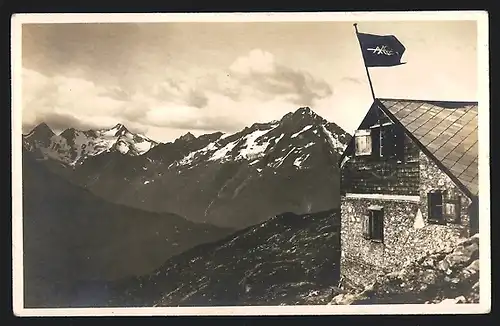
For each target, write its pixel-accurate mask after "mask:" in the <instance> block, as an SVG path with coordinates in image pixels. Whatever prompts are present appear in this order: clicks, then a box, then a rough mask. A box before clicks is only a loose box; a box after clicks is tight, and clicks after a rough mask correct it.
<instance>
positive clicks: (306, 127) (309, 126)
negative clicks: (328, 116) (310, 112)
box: [290, 125, 313, 138]
mask: <svg viewBox="0 0 500 326" xmlns="http://www.w3.org/2000/svg"><path fill="white" fill-rule="evenodd" d="M312 127H313V126H312V125H307V126H305V127H304V128H302V130H301V131H299V132H296V133H294V134H293V135H292V136H291V137H290V138H295V137H297V136H298V135H300V134H301V133H303V132H305V131H308V130H309V129H311V128H312Z"/></svg>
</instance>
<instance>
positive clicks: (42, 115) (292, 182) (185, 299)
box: [11, 11, 491, 316]
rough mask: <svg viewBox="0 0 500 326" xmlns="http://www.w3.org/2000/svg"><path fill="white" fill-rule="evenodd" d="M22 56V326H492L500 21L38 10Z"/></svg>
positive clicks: (446, 15) (17, 308)
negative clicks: (270, 321)
mask: <svg viewBox="0 0 500 326" xmlns="http://www.w3.org/2000/svg"><path fill="white" fill-rule="evenodd" d="M11 51H12V94H13V98H12V104H13V105H12V108H11V109H12V117H13V118H12V144H13V147H12V148H13V150H12V171H13V183H12V184H13V194H12V198H13V215H12V226H13V230H12V232H13V237H12V238H13V244H12V248H13V249H12V250H13V278H14V280H13V305H14V312H15V314H16V315H18V316H57V315H67V316H71V315H96V316H97V315H141V314H144V315H204V314H209V315H225V314H235V313H236V314H243V315H273V314H274V315H277V314H278V315H279V314H288V315H289V314H297V315H300V314H356V313H359V314H389V313H390V314H392V313H400V314H409V313H412V314H414V313H419V314H424V313H487V312H489V310H490V307H491V283H490V282H491V270H490V238H489V236H490V210H489V207H490V203H489V198H490V196H489V191H490V190H489V182H490V181H489V109H490V108H489V81H488V79H489V72H488V65H489V63H488V16H487V13H486V12H474V11H471V12H467V11H462V12H459V11H457V12H419V13H417V12H413V13H412V12H407V13H401V12H394V13H389V12H385V13H382V12H380V13H377V12H371V13H369V12H366V13H287V14H284V13H267V14H266V13H262V14H257V13H253V14H251V13H238V14H230V13H225V14H222V13H219V14H218V13H212V14H208V13H205V14H195V13H191V14H187V13H186V14H17V15H14V16H13V18H12V49H11ZM480 194H481V199H480V198H479V196H480ZM131 308H133V309H131Z"/></svg>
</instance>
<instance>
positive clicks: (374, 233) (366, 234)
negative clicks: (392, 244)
mask: <svg viewBox="0 0 500 326" xmlns="http://www.w3.org/2000/svg"><path fill="white" fill-rule="evenodd" d="M362 232H363V238H365V239H367V240H373V241H376V242H383V241H384V211H383V208H382V207H380V206H370V207H369V208H368V215H366V216H364V217H363V220H362Z"/></svg>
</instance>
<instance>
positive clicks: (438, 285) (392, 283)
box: [329, 234, 479, 305]
mask: <svg viewBox="0 0 500 326" xmlns="http://www.w3.org/2000/svg"><path fill="white" fill-rule="evenodd" d="M342 292H343V293H340V294H338V295H336V296H335V297H334V298H333V299H332V300H331V302H330V303H329V304H331V305H349V304H351V305H360V304H403V303H406V304H408V303H413V304H416V303H426V304H431V303H434V304H435V303H440V304H447V303H452V304H454V303H479V236H478V235H477V234H476V235H474V236H473V237H471V238H469V239H467V240H465V241H463V242H462V243H460V244H459V245H457V246H456V247H455V248H454V249H453V250H450V251H440V252H435V253H430V254H428V255H427V256H425V257H423V258H421V259H419V260H418V261H415V262H414V263H411V264H410V265H408V266H407V267H405V268H403V269H402V270H401V271H398V272H393V273H390V274H386V275H382V276H380V277H379V278H378V279H377V280H375V282H374V283H373V284H372V285H371V286H369V287H368V288H365V289H362V290H356V289H352V288H351V289H345V290H343V291H342Z"/></svg>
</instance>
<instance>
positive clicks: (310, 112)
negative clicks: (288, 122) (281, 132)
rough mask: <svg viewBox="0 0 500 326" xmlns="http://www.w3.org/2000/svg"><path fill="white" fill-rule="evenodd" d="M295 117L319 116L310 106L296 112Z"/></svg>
mask: <svg viewBox="0 0 500 326" xmlns="http://www.w3.org/2000/svg"><path fill="white" fill-rule="evenodd" d="M295 115H309V116H311V117H317V116H318V115H317V114H316V113H315V112H314V111H313V110H312V109H311V108H310V107H308V106H303V107H300V108H298V109H297V111H295Z"/></svg>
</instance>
